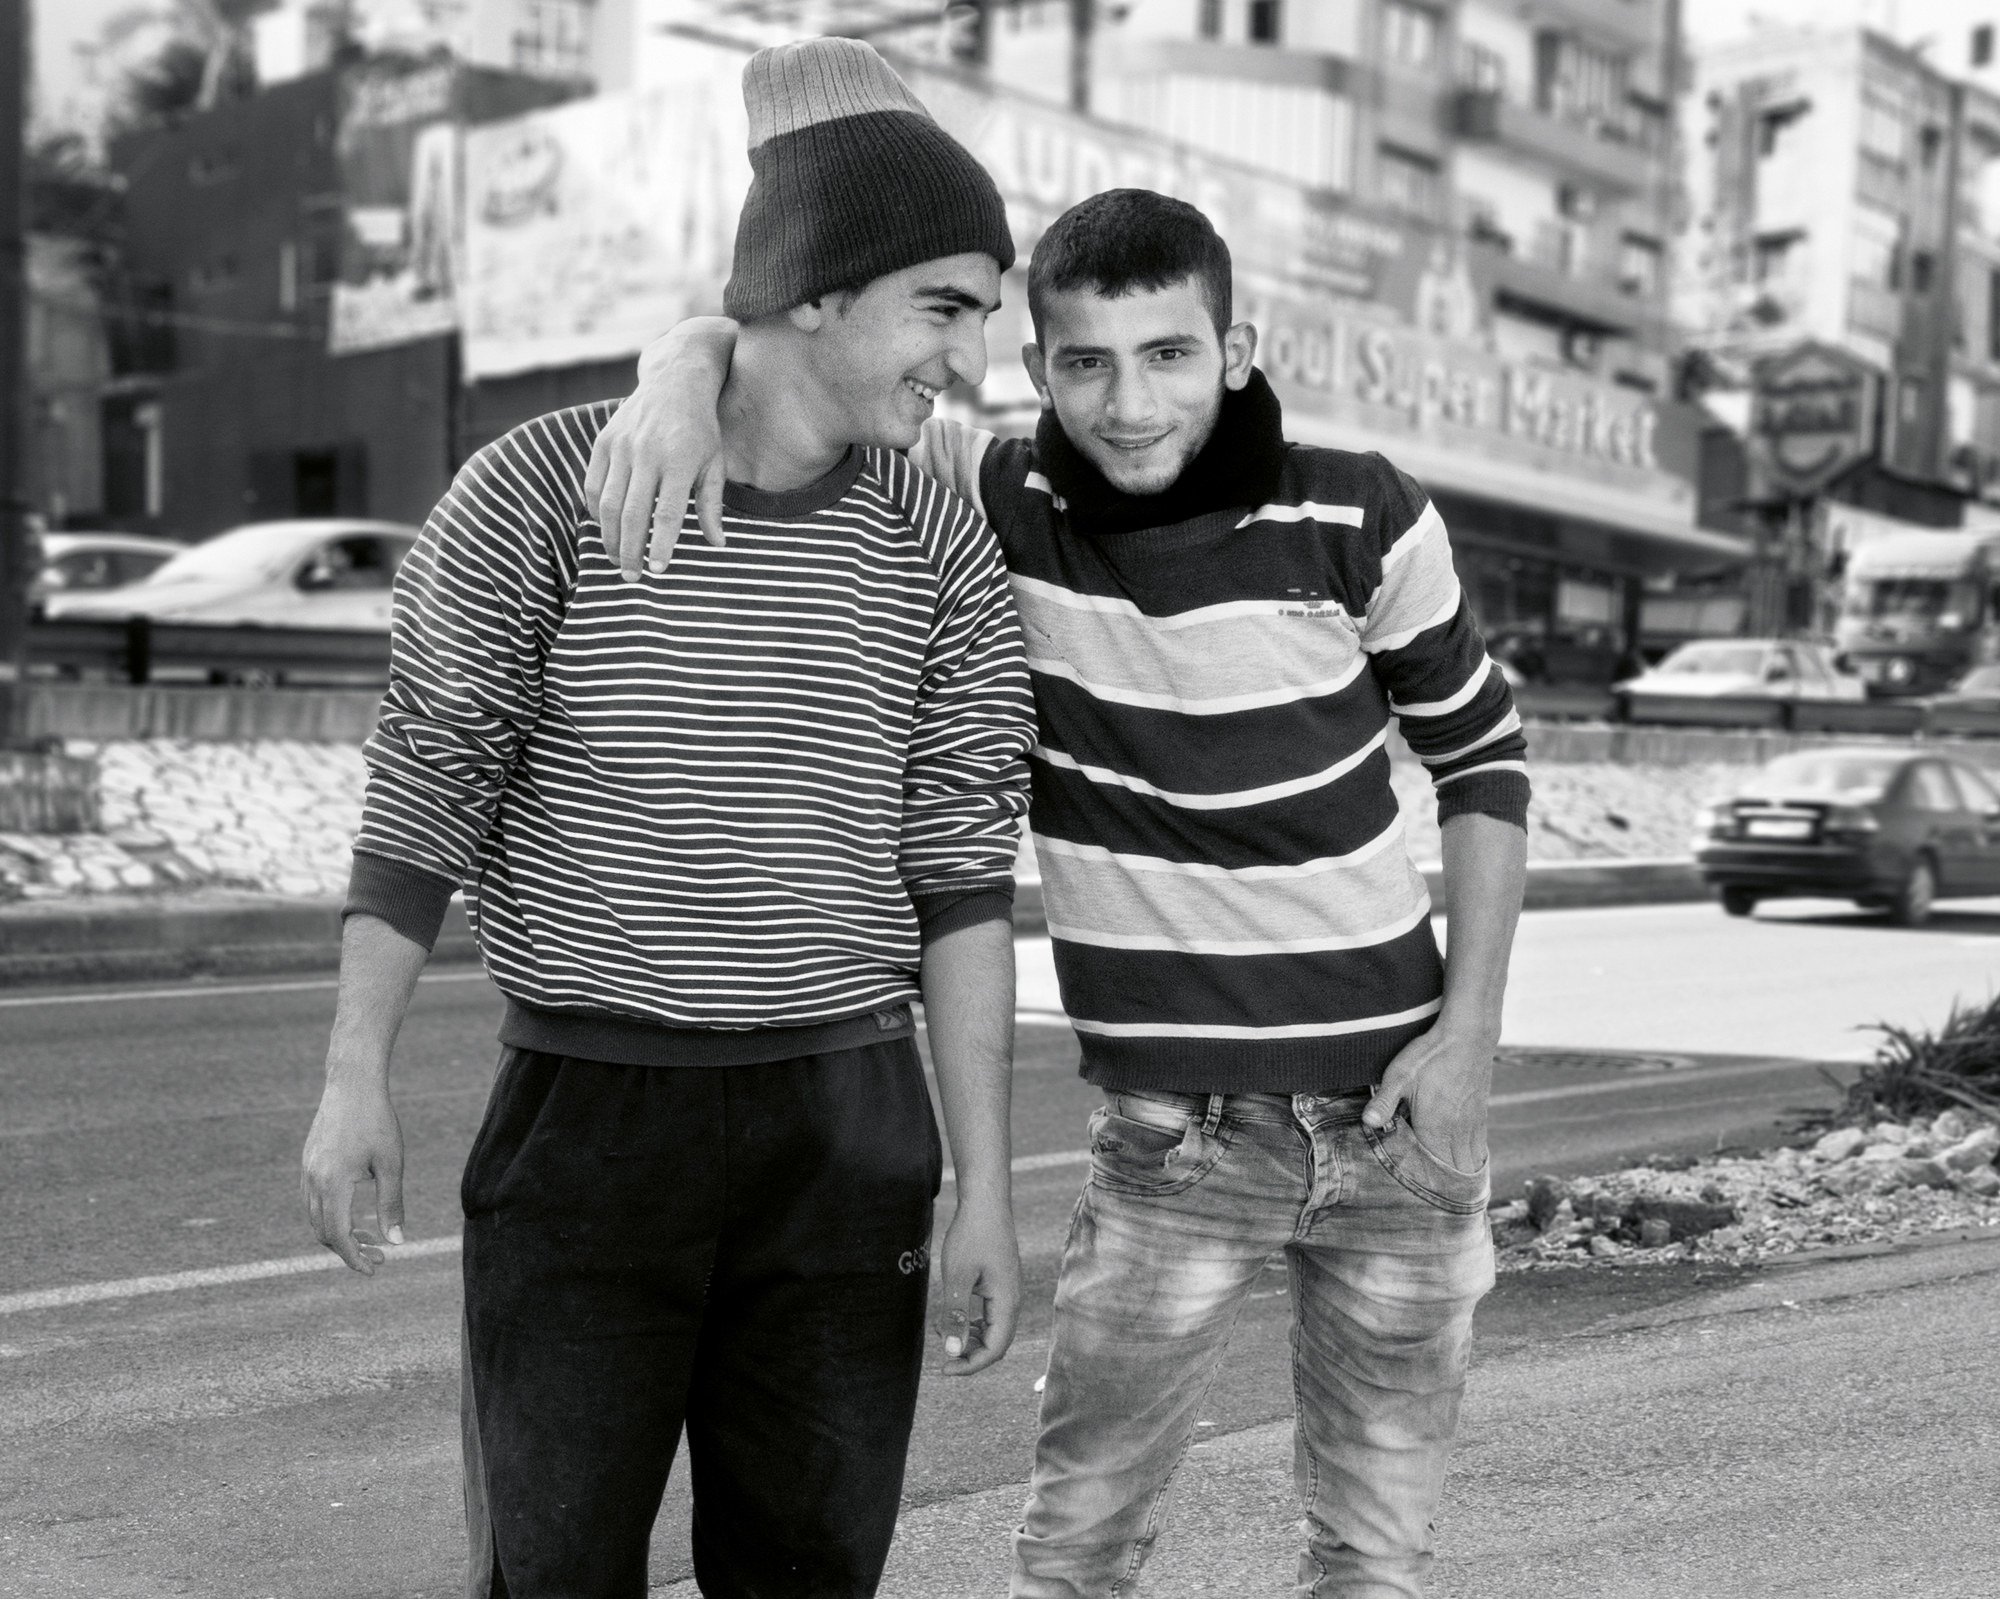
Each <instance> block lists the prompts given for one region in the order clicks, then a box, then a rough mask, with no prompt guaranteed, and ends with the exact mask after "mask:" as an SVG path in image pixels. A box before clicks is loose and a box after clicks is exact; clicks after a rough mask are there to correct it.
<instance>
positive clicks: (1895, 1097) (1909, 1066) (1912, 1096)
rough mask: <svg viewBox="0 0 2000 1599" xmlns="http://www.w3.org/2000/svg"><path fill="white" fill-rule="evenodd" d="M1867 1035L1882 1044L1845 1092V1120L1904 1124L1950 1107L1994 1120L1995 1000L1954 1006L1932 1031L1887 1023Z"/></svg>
mask: <svg viewBox="0 0 2000 1599" xmlns="http://www.w3.org/2000/svg"><path fill="white" fill-rule="evenodd" d="M1869 1031H1871V1032H1876V1033H1880V1034H1881V1035H1882V1042H1881V1043H1880V1044H1879V1045H1877V1046H1876V1050H1875V1058H1874V1060H1872V1061H1871V1062H1869V1063H1868V1064H1867V1065H1866V1066H1863V1067H1862V1068H1861V1075H1860V1077H1859V1078H1858V1079H1857V1080H1856V1081H1855V1083H1854V1085H1853V1086H1852V1087H1850V1088H1849V1089H1848V1090H1847V1103H1846V1106H1845V1107H1844V1110H1845V1114H1846V1119H1848V1120H1850V1121H1856V1122H1861V1121H1868V1120H1871V1119H1873V1118H1874V1117H1876V1116H1893V1117H1895V1118H1897V1119H1898V1120H1901V1121H1908V1120H1910V1119H1912V1118H1913V1117H1918V1116H1934V1115H1936V1114H1937V1113H1938V1112H1939V1111H1941V1110H1946V1109H1949V1108H1950V1107H1952V1106H1954V1105H1957V1106H1963V1107H1965V1108H1967V1109H1969V1110H1975V1111H1979V1112H1981V1113H1983V1114H1985V1115H1988V1116H2000V996H1995V997H1994V998H1991V999H1988V1000H1987V1001H1986V1002H1985V1003H1984V1004H1983V1005H1959V1004H1954V1005H1953V1006H1952V1008H1951V1014H1950V1015H1949V1016H1947V1017H1946V1018H1945V1022H1944V1025H1943V1026H1942V1027H1940V1028H1938V1029H1937V1031H1936V1032H1931V1031H1929V1030H1927V1029H1924V1028H1912V1027H1898V1026H1895V1025H1894V1024H1893V1023H1890V1022H1877V1023H1875V1024H1874V1025H1873V1026H1872V1027H1871V1028H1870V1029H1869Z"/></svg>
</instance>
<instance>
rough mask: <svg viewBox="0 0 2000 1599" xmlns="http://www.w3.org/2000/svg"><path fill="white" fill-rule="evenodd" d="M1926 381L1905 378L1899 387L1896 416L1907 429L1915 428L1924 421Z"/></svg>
mask: <svg viewBox="0 0 2000 1599" xmlns="http://www.w3.org/2000/svg"><path fill="white" fill-rule="evenodd" d="M1923 414H1924V380H1923V379H1922V378H1904V379H1903V381H1902V383H1901V384H1899V385H1898V387H1897V393H1896V416H1897V419H1898V420H1899V421H1900V422H1901V423H1902V424H1903V425H1904V426H1905V427H1914V426H1915V425H1916V424H1917V423H1918V422H1919V421H1921V420H1922V419H1923Z"/></svg>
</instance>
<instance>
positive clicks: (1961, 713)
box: [1924, 666, 2000, 734]
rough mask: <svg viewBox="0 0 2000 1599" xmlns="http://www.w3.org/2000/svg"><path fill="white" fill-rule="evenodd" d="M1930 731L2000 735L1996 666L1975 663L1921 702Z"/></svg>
mask: <svg viewBox="0 0 2000 1599" xmlns="http://www.w3.org/2000/svg"><path fill="white" fill-rule="evenodd" d="M1924 728H1925V730H1926V731H1928V732H1931V733H1991V734H2000V666H1975V667H1974V668H1973V669H1972V670H1971V671H1969V672H1967V673H1966V674H1965V675H1964V676H1963V677H1961V678H1960V679H1959V680H1958V681H1957V682H1956V683H1954V684H1952V686H1951V687H1950V688H1948V689H1946V690H1945V691H1944V692H1943V693H1942V694H1933V695H1932V696H1931V697H1930V698H1929V700H1927V701H1926V702H1925V704H1924Z"/></svg>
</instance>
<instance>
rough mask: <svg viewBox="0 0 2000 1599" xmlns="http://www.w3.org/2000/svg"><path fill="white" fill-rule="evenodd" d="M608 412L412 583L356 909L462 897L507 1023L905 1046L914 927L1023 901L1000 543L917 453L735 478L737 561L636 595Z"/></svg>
mask: <svg viewBox="0 0 2000 1599" xmlns="http://www.w3.org/2000/svg"><path fill="white" fill-rule="evenodd" d="M613 409H614V407H613V406H611V405H593V406H586V407H582V408H579V409H576V410H571V411H562V412H557V413H555V414H553V415H550V416H544V417H541V418H539V419H537V420H535V421H532V422H529V423H526V424H525V425H523V426H521V427H519V428H516V429H515V430H514V431H513V432H512V433H510V434H508V435H507V436H506V437H505V438H503V439H501V440H499V441H498V442H496V443H495V444H493V445H490V446H489V447H487V448H486V449H484V450H482V451H481V452H480V453H479V454H478V455H477V456H475V457H474V458H473V460H472V461H471V462H470V463H469V464H468V465H467V466H466V467H465V469H464V470H463V471H461V472H460V473H459V475H458V479H457V481H456V482H455V483H454V484H453V485H452V488H451V490H450V492H449V493H448V494H447V495H446V496H445V498H444V499H443V501H442V502H440V504H439V505H438V507H437V509H436V510H435V511H434V512H433V513H432V515H431V517H430V520H429V521H428V523H427V524H426V525H425V528H424V533H423V537H422V539H421V540H420V541H419V542H418V544H417V546H416V548H415V549H414V550H413V551H412V552H411V554H410V556H409V558H408V560H407V561H406V562H405V563H404V565H403V567H402V570H401V571H400V573H399V574H398V577H397V583H396V598H395V621H394V628H393V633H392V658H391V669H390V682H389V689H388V693H387V694H386V696H385V697H384V699H383V702H382V713H381V718H380V720H379V722H378V724H377V726H376V730H375V733H374V736H373V737H372V738H370V739H369V741H368V745H367V751H366V753H367V759H368V765H369V781H368V790H367V801H366V808H365V813H364V815H363V819H362V824H361V831H360V834H359V837H358V839H357V842H356V845H355V849H356V855H355V874H354V879H353V886H352V888H351V890H350V895H349V902H348V909H349V911H350V912H352V911H357V910H358V911H367V912H370V913H372V914H375V915H378V916H381V917H383V918H384V919H385V920H387V921H389V922H390V924H391V925H392V926H395V927H397V928H398V929H399V930H400V931H403V932H404V933H406V934H407V935H408V936H410V937H412V938H414V939H416V940H417V941H419V942H422V943H426V944H428V943H429V942H431V941H432V940H433V939H434V938H435V937H436V933H437V929H438V925H439V921H440V919H441V918H442V916H443V913H444V908H445V904H446V901H447V900H448V898H449V896H450V894H451V893H452V891H453V890H454V889H456V888H457V887H458V886H459V885H460V884H461V883H463V884H464V887H465V894H466V905H467V909H468V912H469V913H470V915H471V917H472V920H473V923H474V926H475V929H476V931H477V934H478V938H479V945H480V951H481V953H482V955H483V956H484V958H485V961H486V965H487V968H488V969H489V971H490V972H491V973H492V976H493V978H494V981H495V982H496V983H497V984H498V985H499V987H500V988H501V989H502V990H504V991H505V993H506V994H507V996H508V998H509V1000H510V1002H511V1003H510V1006H509V1012H508V1017H507V1020H506V1023H505V1025H504V1027H503V1031H502V1034H501V1036H502V1039H503V1040H504V1041H505V1042H508V1043H511V1044H517V1045H520V1046H522V1047H525V1048H535V1049H545V1050H549V1051H552V1052H554V1053H559V1054H568V1055H575V1056H580V1057H584V1058H590V1059H600V1060H614V1061H626V1062H631V1063H636V1064H680V1063H689V1064H694V1063H700V1064H732V1063H740V1062H746V1061H750V1060H774V1059H783V1058H789V1057H792V1056H796V1055H805V1054H815V1053H824V1052H827V1051H829V1050H833V1049H838V1048H847V1047H852V1046H853V1045H855V1044H858V1043H864V1042H872V1041H875V1040H878V1039H881V1038H884V1037H889V1036H894V1035H896V1034H898V1033H906V1032H907V1031H908V1028H909V1014H908V1008H907V1002H908V1001H909V1000H910V999H912V998H913V997H914V996H915V994H916V992H917V987H916V972H917V964H918V956H919V949H920V922H921V923H922V924H923V927H922V930H923V932H924V933H927V934H930V935H933V936H934V935H935V934H936V933H937V932H939V931H942V930H946V929H948V928H949V927H952V926H958V925H964V924H965V923H968V922H971V921H977V920H980V919H983V918H984V917H988V916H1004V915H1006V914H1007V909H1008V896H1009V895H1010V894H1011V891H1012V884H1013V863H1014V853H1015V848H1016V840H1017V838H1018V835H1019V831H1020V819H1021V816H1022V814H1023V812H1024V811H1025V810H1026V806H1027V800H1026V792H1025V790H1026V778H1027V772H1026V767H1025V764H1024V761H1023V756H1024V754H1025V751H1026V750H1027V748H1028V746H1029V744H1030V743H1031V742H1032V738H1033V728H1032V716H1031V711H1030V701H1029V691H1028V684H1027V677H1026V674H1025V672H1024V670H1023V667H1022V660H1021V644H1020V635H1019V632H1018V630H1017V628H1016V626H1015V622H1014V616H1013V608H1012V606H1011V604H1010V603H1009V600H1008V596H1007V588H1006V579H1005V574H1004V572H1003V571H1002V568H1001V564H1000V556H999V550H998V548H997V547H996V545H995V543H994V540H993V537H992V535H991V534H990V533H989V532H988V530H987V528H986V525H985V524H984V523H983V522H982V521H981V520H980V518H979V516H978V515H977V513H975V512H974V511H973V510H972V509H971V507H970V506H969V505H968V504H967V503H966V502H965V501H964V500H962V499H960V498H958V497H957V496H954V495H953V494H951V493H949V492H948V491H947V490H946V489H945V488H943V487H942V486H940V485H939V484H938V483H936V482H934V481H933V480H931V479H929V478H926V477H924V476H922V475H921V474H920V473H918V472H917V471H915V470H914V469H913V468H912V467H911V466H910V464H909V462H908V461H906V460H905V459H903V458H902V457H901V456H899V455H897V454H894V453H892V452H888V451H882V450H861V449H857V450H852V451H850V452H849V454H848V456H847V458H846V459H845V460H844V461H843V462H842V463H841V464H840V466H838V467H837V468H835V470H834V471H833V472H832V473H830V474H829V475H828V476H827V477H825V478H823V479H821V480H820V482H818V483H816V484H813V485H811V486H809V487H807V488H804V489H801V490H798V491H796V492H793V493H785V494H771V493H762V492H759V491H757V490H754V489H749V488H745V487H742V486H740V485H736V484H731V485H730V486H729V488H728V490H727V493H726V495H725V499H724V510H725V514H724V522H723V525H724V527H725V529H726V531H727V534H728V543H727V546H726V547H725V548H721V549H717V548H713V547H711V546H709V545H707V544H705V543H703V542H701V541H699V540H697V539H687V540H684V541H683V542H682V543H681V544H680V546H679V548H678V549H677V550H676V551H675V554H674V559H673V562H672V564H671V567H670V569H669V570H668V571H667V572H666V573H665V574H664V575H659V576H654V575H648V576H645V577H644V578H642V580H641V581H639V582H637V583H627V582H625V581H623V580H622V579H621V577H620V575H619V573H618V571H617V569H616V567H615V566H614V565H613V564H612V563H611V561H610V559H609V558H608V557H607V555H606V553H605V550H604V546H603V543H602V541H601V539H600V538H599V537H598V534H597V528H596V525H595V523H594V522H593V521H592V520H590V519H589V517H588V516H587V514H586V512H585V510H584V506H583V479H584V472H585V468H586V466H587V464H588V461H589V456H590V447H591V442H592V440H593V439H594V438H595V437H596V435H597V432H598V430H599V429H600V428H601V427H602V426H603V425H604V422H605V419H606V418H607V417H608V416H609V415H610V414H611V412H612V410H613Z"/></svg>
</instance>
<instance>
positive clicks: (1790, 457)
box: [1749, 343, 1880, 498]
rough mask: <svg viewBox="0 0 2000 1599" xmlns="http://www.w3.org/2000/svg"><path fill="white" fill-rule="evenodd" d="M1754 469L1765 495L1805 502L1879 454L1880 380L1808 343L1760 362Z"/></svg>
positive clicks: (1851, 360)
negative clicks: (1877, 448)
mask: <svg viewBox="0 0 2000 1599" xmlns="http://www.w3.org/2000/svg"><path fill="white" fill-rule="evenodd" d="M1751 390H1752V394H1751V402H1750V436H1749V447H1750V464H1751V469H1752V476H1753V484H1754V487H1755V490H1756V492H1757V494H1758V495H1759V497H1761V498H1777V497H1779V496H1791V497H1796V498H1803V497H1805V496H1807V495H1811V494H1815V493H1817V492H1818V491H1819V490H1820V489H1823V488H1825V487H1826V485H1827V484H1829V483H1831V482H1832V481H1833V480H1834V479H1835V478H1837V477H1839V476H1840V474H1841V473H1843V472H1845V471H1846V470H1847V469H1848V468H1849V467H1852V466H1857V465H1859V464H1860V463H1861V462H1862V461H1864V460H1866V459H1867V458H1868V457H1869V456H1871V455H1873V454H1874V453H1875V433H1876V426H1877V404H1878V394H1879V390H1880V379H1879V378H1878V376H1877V374H1876V372H1875V369H1874V368H1873V367H1871V366H1869V365H1868V364H1867V363H1866V362H1865V361H1862V360H1860V359H1859V358H1858V357H1855V356H1852V355H1850V354H1848V353H1847V351H1845V350H1841V349H1836V348H1835V347H1833V346H1832V345H1826V344H1812V343H1806V344H1801V345H1798V346H1797V347H1795V348H1793V349H1791V350H1788V351H1786V352H1785V353H1784V354H1782V355H1774V356H1767V357H1766V358H1765V359H1763V360H1761V361H1759V362H1758V363H1757V366H1756V369H1755V372H1754V374H1753V376H1752V378H1751Z"/></svg>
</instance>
